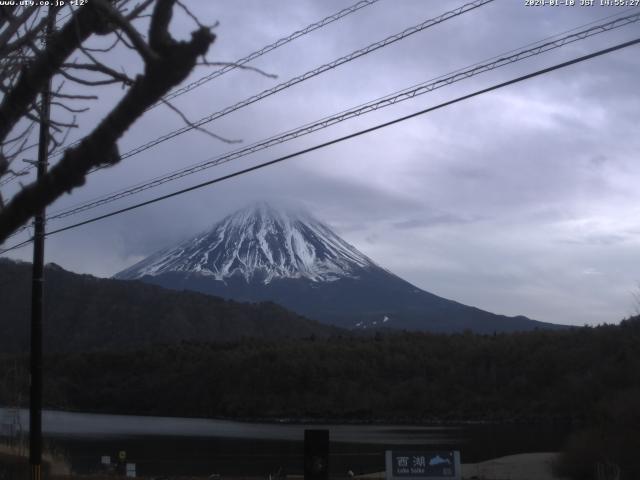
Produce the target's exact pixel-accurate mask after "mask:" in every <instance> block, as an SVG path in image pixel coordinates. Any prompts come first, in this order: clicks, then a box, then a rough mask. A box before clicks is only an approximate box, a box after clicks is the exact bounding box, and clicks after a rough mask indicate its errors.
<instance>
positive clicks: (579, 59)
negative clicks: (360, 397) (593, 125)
mask: <svg viewBox="0 0 640 480" xmlns="http://www.w3.org/2000/svg"><path fill="white" fill-rule="evenodd" d="M639 43H640V38H636V39H635V40H631V41H628V42H624V43H620V44H617V45H614V46H612V47H608V48H605V49H602V50H598V51H596V52H593V53H590V54H587V55H583V56H581V57H577V58H574V59H572V60H568V61H566V62H562V63H558V64H556V65H553V66H551V67H547V68H543V69H541V70H537V71H535V72H532V73H529V74H526V75H522V76H520V77H516V78H514V79H511V80H508V81H506V82H502V83H498V84H496V85H492V86H490V87H487V88H483V89H481V90H477V91H475V92H473V93H469V94H467V95H463V96H461V97H457V98H455V99H453V100H449V101H446V102H443V103H440V104H438V105H435V106H433V107H428V108H425V109H423V110H420V111H418V112H414V113H411V114H409V115H405V116H402V117H399V118H396V119H394V120H390V121H388V122H384V123H381V124H378V125H375V126H373V127H369V128H366V129H364V130H359V131H357V132H354V133H350V134H348V135H345V136H342V137H338V138H335V139H333V140H329V141H327V142H323V143H320V144H317V145H314V146H312V147H309V148H305V149H303V150H298V151H297V152H294V153H290V154H288V155H284V156H281V157H278V158H276V159H274V160H270V161H268V162H264V163H261V164H258V165H254V166H252V167H248V168H245V169H243V170H239V171H237V172H234V173H230V174H228V175H223V176H221V177H217V178H214V179H212V180H208V181H206V182H202V183H199V184H196V185H193V186H191V187H188V188H184V189H181V190H178V191H175V192H172V193H169V194H166V195H161V196H159V197H156V198H153V199H151V200H147V201H144V202H140V203H137V204H135V205H131V206H129V207H125V208H122V209H119V210H115V211H113V212H110V213H106V214H104V215H100V216H97V217H93V218H90V219H88V220H84V221H82V222H78V223H75V224H73V225H68V226H66V227H62V228H59V229H57V230H51V231H49V232H47V234H46V235H47V236H49V235H55V234H57V233H61V232H65V231H67V230H71V229H74V228H78V227H81V226H83V225H87V224H89V223H94V222H97V221H99V220H103V219H105V218H109V217H113V216H115V215H119V214H121V213H125V212H128V211H131V210H135V209H138V208H141V207H144V206H147V205H151V204H152V203H157V202H159V201H162V200H166V199H168V198H172V197H176V196H178V195H182V194H184V193H187V192H191V191H193V190H198V189H200V188H203V187H206V186H209V185H213V184H215V183H219V182H222V181H225V180H229V179H231V178H234V177H238V176H240V175H244V174H246V173H249V172H253V171H255V170H259V169H262V168H265V167H268V166H271V165H275V164H277V163H281V162H283V161H285V160H289V159H291V158H294V157H298V156H300V155H304V154H306V153H310V152H313V151H315V150H320V149H322V148H325V147H328V146H330V145H334V144H337V143H340V142H344V141H346V140H349V139H352V138H355V137H359V136H362V135H365V134H367V133H371V132H374V131H377V130H380V129H383V128H386V127H389V126H391V125H395V124H397V123H400V122H404V121H406V120H409V119H411V118H414V117H418V116H420V115H424V114H427V113H430V112H433V111H435V110H439V109H441V108H444V107H447V106H449V105H453V104H456V103H459V102H463V101H465V100H469V99H470V98H473V97H477V96H479V95H483V94H485V93H488V92H492V91H494V90H498V89H500V88H504V87H506V86H509V85H513V84H516V83H519V82H522V81H525V80H529V79H531V78H534V77H538V76H540V75H544V74H547V73H550V72H552V71H555V70H559V69H561V68H566V67H568V66H570V65H574V64H576V63H580V62H584V61H586V60H590V59H592V58H596V57H599V56H602V55H605V54H608V53H611V52H614V51H617V50H621V49H623V48H627V47H630V46H632V45H637V44H639ZM31 241H32V239H29V240H25V241H24V242H21V243H19V244H17V245H14V246H12V247H9V248H7V249H4V250H2V251H0V254H3V253H6V252H9V251H11V250H15V249H17V248H20V247H21V246H24V245H26V244H28V243H30V242H31Z"/></svg>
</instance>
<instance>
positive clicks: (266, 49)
mask: <svg viewBox="0 0 640 480" xmlns="http://www.w3.org/2000/svg"><path fill="white" fill-rule="evenodd" d="M377 1H378V0H362V1H360V2H358V3H356V4H354V5H352V6H350V7H348V8H345V9H344V10H340V11H339V12H337V13H334V14H333V15H330V16H328V17H325V18H323V19H322V20H320V21H318V22H315V23H312V24H311V25H307V26H306V27H304V28H303V29H302V30H298V31H296V32H293V33H292V34H291V35H289V36H287V37H283V38H281V39H279V40H276V41H275V42H273V43H271V44H269V45H267V46H265V47H262V48H261V49H259V50H256V51H255V52H253V53H250V54H249V55H247V56H246V57H243V58H241V59H240V60H236V61H235V62H233V63H231V64H229V65H226V66H224V67H223V68H221V69H219V70H216V71H214V72H211V73H210V74H209V75H205V76H204V77H202V78H200V79H198V80H196V81H195V82H191V83H190V84H188V85H185V86H184V87H181V88H178V89H176V90H174V91H173V92H171V93H169V94H168V95H167V96H165V97H164V99H165V100H171V99H173V98H175V97H178V96H180V95H182V94H184V93H187V92H190V91H191V90H193V89H194V88H197V87H199V86H200V85H204V84H205V83H207V82H209V81H211V80H213V79H214V78H217V77H219V76H221V75H224V74H225V73H227V72H230V71H231V70H235V69H236V68H239V67H241V66H242V65H245V64H246V63H249V62H250V61H252V60H255V59H256V58H258V57H260V56H262V55H264V54H265V53H269V52H271V51H272V50H275V49H276V48H278V47H281V46H282V45H286V44H287V43H289V42H292V41H293V40H295V39H296V38H299V37H302V36H303V35H306V34H308V33H311V32H313V31H314V30H317V29H319V28H322V27H325V26H326V25H329V24H330V23H333V22H335V21H336V20H339V19H341V18H343V17H346V16H347V15H349V14H351V13H353V12H356V11H358V10H360V9H361V8H364V7H368V6H369V5H372V4H373V3H375V2H377ZM160 104H161V102H158V103H156V104H155V105H153V106H151V107H149V109H151V108H154V107H156V106H157V105H160Z"/></svg>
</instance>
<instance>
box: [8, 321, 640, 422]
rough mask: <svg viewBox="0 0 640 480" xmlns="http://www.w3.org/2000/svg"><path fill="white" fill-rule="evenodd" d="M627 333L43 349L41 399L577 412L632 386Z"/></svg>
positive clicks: (153, 410)
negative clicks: (105, 349)
mask: <svg viewBox="0 0 640 480" xmlns="http://www.w3.org/2000/svg"><path fill="white" fill-rule="evenodd" d="M639 342H640V320H639V319H633V320H627V321H623V322H622V323H621V325H619V326H601V327H596V328H578V329H573V330H568V331H537V332H528V333H521V334H502V335H473V334H454V335H436V334H416V333H401V334H381V333H379V334H377V335H376V337H375V338H353V337H336V336H334V337H331V338H327V339H319V338H318V339H313V338H308V339H305V340H295V339H288V340H278V341H272V342H270V341H260V340H255V339H253V340H250V339H248V340H243V341H240V342H235V343H227V344H204V343H184V342H183V343H181V344H178V345H173V346H163V347H155V348H147V349H144V350H140V351H138V352H132V353H126V352H122V353H87V354H73V355H54V356H50V357H49V358H48V360H47V362H46V364H45V379H46V382H47V384H46V393H45V403H46V404H47V405H49V406H50V407H56V408H65V409H73V410H82V411H97V412H119V413H138V414H162V415H181V416H205V417H320V418H328V417H331V418H345V419H362V420H370V419H374V420H375V419H389V420H403V419H406V420H408V421H420V420H424V421H430V420H498V421H518V420H536V421H538V420H540V421H552V420H553V421H574V420H584V419H587V418H589V417H590V416H592V415H593V414H594V412H595V411H596V410H597V409H598V408H599V405H600V404H601V403H602V402H606V401H608V400H609V399H611V398H613V397H615V396H616V395H618V394H626V393H625V392H629V391H636V390H638V389H639V388H640V349H639V348H638V344H639ZM10 361H16V359H15V357H5V358H4V360H3V363H4V364H5V365H6V362H10ZM20 361H21V362H23V364H24V362H26V360H24V359H22V360H20ZM7 395H8V392H6V391H3V392H2V393H1V394H0V403H6V401H7V399H8V397H7Z"/></svg>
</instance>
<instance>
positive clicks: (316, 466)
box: [304, 430, 329, 480]
mask: <svg viewBox="0 0 640 480" xmlns="http://www.w3.org/2000/svg"><path fill="white" fill-rule="evenodd" d="M304 479H305V480H329V430H305V431H304Z"/></svg>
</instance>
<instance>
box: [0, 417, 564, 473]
mask: <svg viewBox="0 0 640 480" xmlns="http://www.w3.org/2000/svg"><path fill="white" fill-rule="evenodd" d="M2 418H7V411H6V410H3V409H0V419H2ZM20 422H21V424H22V425H23V426H24V428H25V430H26V429H27V428H28V424H29V422H28V412H27V411H21V412H20ZM306 428H326V429H328V430H329V432H330V439H331V461H330V468H331V471H332V473H334V474H336V475H340V474H344V473H345V472H346V471H347V470H349V469H351V470H353V471H354V472H356V473H361V472H371V471H380V470H383V469H384V451H385V450H401V449H409V450H416V449H429V450H437V449H441V448H446V449H457V450H460V451H461V456H462V461H463V462H464V463H467V462H476V461H481V460H487V459H490V458H496V457H499V456H503V455H509V454H515V453H523V452H536V451H557V450H559V449H560V448H561V446H562V443H563V442H564V440H565V438H566V436H567V434H568V433H569V432H568V429H566V428H557V427H550V426H522V425H517V426H515V425H506V426H504V425H501V426H496V425H488V424H484V425H471V426H470V425H464V426H410V425H337V424H324V425H319V424H313V425H305V424H291V423H251V422H237V421H228V420H207V419H194V418H173V417H141V416H129V415H102V414H88V413H70V412H57V411H45V412H43V431H44V436H45V438H46V440H47V443H48V444H49V445H50V446H51V447H52V448H55V449H56V450H58V451H60V452H62V453H63V454H65V455H66V456H67V457H68V459H69V461H70V463H71V465H72V468H73V469H74V470H75V471H77V472H81V473H89V472H95V471H99V470H100V468H101V467H100V457H101V456H103V455H109V456H111V457H112V458H115V456H116V455H117V453H118V452H119V451H121V450H124V451H126V452H127V459H128V461H130V462H135V463H136V466H137V473H138V475H145V476H161V475H210V474H211V473H220V474H222V475H228V474H245V475H267V474H268V473H273V472H276V471H277V470H278V469H279V468H282V469H283V470H284V471H286V472H287V473H302V465H303V452H304V449H303V439H304V430H305V429H306Z"/></svg>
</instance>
